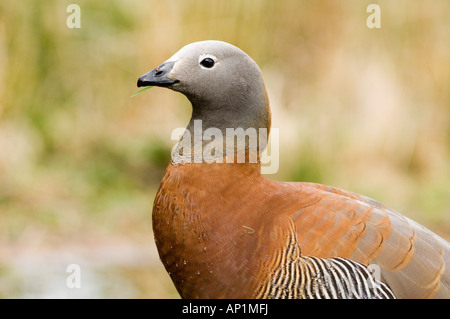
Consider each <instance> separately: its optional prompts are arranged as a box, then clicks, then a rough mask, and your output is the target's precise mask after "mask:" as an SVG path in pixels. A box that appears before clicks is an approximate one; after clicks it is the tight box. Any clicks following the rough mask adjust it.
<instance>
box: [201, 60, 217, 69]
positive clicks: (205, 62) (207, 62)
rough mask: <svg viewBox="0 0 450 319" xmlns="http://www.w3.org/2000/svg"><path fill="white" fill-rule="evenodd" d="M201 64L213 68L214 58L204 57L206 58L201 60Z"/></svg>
mask: <svg viewBox="0 0 450 319" xmlns="http://www.w3.org/2000/svg"><path fill="white" fill-rule="evenodd" d="M200 64H201V65H202V66H204V67H205V68H208V69H210V68H212V67H213V66H214V60H213V59H211V58H204V59H203V60H202V61H201V62H200Z"/></svg>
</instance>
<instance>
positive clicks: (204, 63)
mask: <svg viewBox="0 0 450 319" xmlns="http://www.w3.org/2000/svg"><path fill="white" fill-rule="evenodd" d="M141 86H160V87H166V88H169V89H171V90H173V91H177V92H180V93H182V94H184V95H185V96H186V97H187V98H188V99H189V101H190V102H191V104H192V117H191V120H190V122H189V124H188V126H187V130H186V132H185V134H186V133H189V136H197V135H196V134H195V127H196V124H195V123H196V122H199V121H198V120H201V130H202V133H203V132H205V130H208V129H210V128H214V129H216V130H219V131H220V132H221V134H222V136H226V135H227V133H226V131H227V129H237V128H239V129H242V130H245V132H244V133H241V135H242V136H241V137H243V138H242V139H241V140H244V139H245V138H246V136H245V134H247V132H248V129H252V130H254V129H256V130H260V129H265V130H266V132H267V134H268V131H269V130H270V108H269V101H268V98H267V93H266V89H265V85H264V81H263V78H262V75H261V70H260V69H259V67H258V65H257V64H256V63H255V62H254V61H253V60H252V59H251V58H250V57H249V56H248V55H247V54H246V53H245V52H244V51H242V50H241V49H239V48H237V47H235V46H233V45H231V44H229V43H226V42H222V41H212V40H209V41H201V42H195V43H191V44H188V45H186V46H185V47H183V48H182V49H181V50H179V51H178V52H177V53H175V54H174V55H173V56H172V57H171V58H169V59H168V60H167V61H165V62H164V63H162V64H161V65H159V66H158V67H156V68H155V69H153V70H151V71H150V72H148V73H146V74H144V75H143V76H141V77H140V78H139V80H138V87H141ZM202 136H203V135H202ZM247 137H248V136H247ZM237 138H238V140H239V137H237ZM233 139H234V137H233ZM257 139H258V142H257V143H256V144H257V146H255V147H252V146H248V145H247V144H245V150H246V151H248V150H258V152H255V153H258V154H260V152H262V151H263V150H264V148H265V146H266V142H267V135H266V136H265V137H262V138H260V137H257ZM197 142H199V143H201V144H202V145H206V144H210V142H209V141H205V140H203V139H202V140H200V141H198V140H197V141H193V140H187V138H186V137H185V135H184V137H183V138H182V140H181V141H180V145H179V148H184V147H185V146H186V145H187V144H191V145H192V146H193V145H194V143H197ZM224 142H225V141H224ZM233 143H234V142H233ZM256 144H255V145H256ZM191 145H189V146H191ZM210 145H211V144H210ZM227 147H228V145H225V144H224V145H223V147H222V148H221V149H226V148H227ZM232 148H234V154H236V153H237V152H239V150H236V146H234V144H233V146H232ZM182 153H183V152H182ZM183 154H184V155H185V156H186V155H187V156H193V155H192V154H191V153H190V152H186V151H184V153H183ZM217 154H219V153H217ZM220 154H222V153H220ZM229 154H230V152H228V151H227V155H229ZM173 155H174V154H172V159H173V158H174V157H173ZM258 158H259V157H258Z"/></svg>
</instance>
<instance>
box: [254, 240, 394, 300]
mask: <svg viewBox="0 0 450 319" xmlns="http://www.w3.org/2000/svg"><path fill="white" fill-rule="evenodd" d="M274 257H275V258H274V259H273V262H272V264H271V265H270V268H271V269H274V271H273V272H272V273H271V274H270V276H269V278H268V280H267V281H266V282H265V283H263V284H262V285H261V286H260V287H259V289H258V291H257V293H256V297H257V298H275V299H278V298H295V299H394V298H395V296H394V294H393V293H392V291H391V289H390V288H389V287H388V286H387V285H386V284H385V283H383V282H381V281H379V280H377V279H376V278H374V277H373V275H372V273H371V271H370V269H369V267H367V266H365V265H363V264H360V263H358V262H355V261H352V260H349V259H345V258H340V257H335V258H326V259H325V258H316V257H302V256H301V254H300V248H299V246H298V243H297V240H296V234H295V232H291V234H290V236H289V241H288V245H287V247H286V249H283V250H282V251H279V252H278V254H277V255H276V256H274Z"/></svg>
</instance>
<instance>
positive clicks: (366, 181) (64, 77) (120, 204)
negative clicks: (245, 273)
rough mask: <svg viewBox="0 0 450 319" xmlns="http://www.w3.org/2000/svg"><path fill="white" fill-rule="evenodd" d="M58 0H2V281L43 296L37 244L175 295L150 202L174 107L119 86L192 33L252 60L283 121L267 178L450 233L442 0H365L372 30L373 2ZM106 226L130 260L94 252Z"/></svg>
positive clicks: (154, 293)
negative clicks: (73, 21)
mask: <svg viewBox="0 0 450 319" xmlns="http://www.w3.org/2000/svg"><path fill="white" fill-rule="evenodd" d="M70 3H71V1H50V0H43V1H31V0H25V1H21V2H17V1H11V0H7V1H2V2H1V3H0V297H24V296H25V297H26V296H37V297H40V296H47V295H48V294H49V293H48V292H43V291H40V290H33V289H34V288H33V287H31V286H29V285H27V284H26V283H25V281H26V280H31V279H29V278H38V277H39V276H40V275H42V273H43V272H52V271H55V270H51V269H53V268H51V267H50V266H49V267H46V265H47V263H49V262H50V261H51V260H56V261H57V260H60V261H61V260H64V262H66V261H67V263H70V262H72V263H77V262H78V263H80V264H83V263H86V262H87V261H88V260H95V261H96V262H97V264H96V266H95V267H94V269H95V271H97V272H100V273H103V274H104V276H101V277H95V278H101V279H96V280H97V281H96V282H98V281H100V283H99V287H103V286H105V285H102V284H101V282H104V281H109V282H113V283H114V282H117V285H116V286H119V288H120V286H121V285H125V286H126V285H131V286H132V288H130V289H128V290H127V291H128V293H127V294H125V296H127V297H152V298H153V297H160V298H171V297H177V296H178V295H177V293H176V292H175V290H174V289H173V287H172V286H171V284H170V281H169V280H168V277H167V275H166V274H165V272H164V269H163V267H162V265H160V263H159V261H158V258H157V253H156V250H155V248H154V245H153V238H152V234H151V218H150V216H151V207H152V202H153V198H154V194H155V192H156V189H157V187H158V185H159V181H160V179H161V177H162V175H163V173H164V169H165V166H166V163H167V162H168V159H169V156H170V149H171V147H172V145H173V142H172V141H170V133H171V131H172V130H173V129H174V128H176V127H183V126H185V125H186V123H187V121H188V118H189V114H190V107H189V104H188V102H187V101H186V100H185V99H184V98H183V97H182V96H180V95H178V94H175V93H173V92H169V91H168V90H164V89H159V88H154V90H153V89H152V90H150V91H147V92H145V93H143V94H139V96H136V97H134V98H133V99H130V98H129V96H130V95H131V94H133V93H135V92H136V91H137V88H136V80H137V78H138V77H139V76H140V75H142V74H144V73H145V72H147V71H148V70H150V69H152V68H154V67H155V66H157V65H159V64H160V63H161V62H163V61H164V60H166V59H167V58H168V57H170V56H171V55H172V54H173V53H174V52H176V51H177V50H178V49H179V48H180V47H181V46H183V45H185V44H187V43H190V42H194V41H199V40H205V39H220V40H224V41H228V42H231V43H233V44H235V45H237V46H239V47H241V48H242V49H243V50H244V51H246V52H247V53H248V54H250V55H251V56H252V57H253V58H254V60H255V61H257V63H258V64H259V65H260V66H261V68H262V70H263V73H264V76H265V81H266V86H267V88H268V91H269V96H270V99H271V103H272V104H271V107H272V112H273V126H274V127H279V128H280V138H281V141H280V142H281V145H280V150H281V158H280V161H281V165H280V170H279V172H278V174H276V175H275V176H270V177H271V178H275V179H279V180H296V181H311V182H319V183H326V184H330V185H334V186H338V187H341V188H345V189H348V190H352V191H355V192H359V193H362V194H365V195H368V196H370V197H373V198H375V199H377V200H379V201H381V202H383V203H384V204H386V205H388V206H390V207H392V208H394V209H396V210H398V211H400V212H402V213H403V214H405V215H407V216H409V217H411V218H413V219H416V220H417V221H419V222H420V223H422V224H424V225H426V226H427V227H429V228H431V229H433V230H434V231H436V232H437V233H439V234H440V235H442V236H443V237H445V238H446V239H449V238H450V202H449V200H448V199H449V198H450V90H449V87H450V72H449V70H450V42H449V41H448V39H449V38H450V23H449V22H448V16H449V15H450V2H448V1H446V0H440V1H434V2H433V4H432V5H430V2H426V1H424V0H417V1H413V2H412V1H406V0H403V1H395V2H392V1H377V2H376V3H378V4H380V6H381V13H382V24H381V29H377V30H371V29H368V28H367V27H366V25H365V21H366V18H367V16H368V13H366V7H367V5H368V4H370V3H372V1H360V0H350V1H346V2H342V3H341V2H339V3H338V2H336V1H331V0H330V1H324V0H321V1H294V0H292V1H288V0H285V1H268V0H267V1H265V0H259V1H227V2H225V1H221V2H219V1H208V2H205V1H194V0H191V1H137V0H134V1H124V0H115V1H101V2H96V3H93V2H92V1H86V0H85V1H77V2H76V3H77V4H79V5H80V7H81V28H80V29H69V28H67V27H66V19H67V16H68V15H69V14H68V13H67V12H66V7H67V5H68V4H70ZM117 242H120V243H126V245H125V246H124V247H129V246H131V247H137V248H139V249H141V248H142V249H141V250H138V253H136V255H137V256H140V254H142V256H141V258H143V259H144V261H140V263H139V264H138V265H134V264H133V263H132V262H129V263H127V264H126V265H123V264H121V263H120V261H121V257H120V254H119V256H116V257H115V258H112V259H111V262H110V263H109V264H108V263H105V262H102V259H101V258H100V257H99V256H98V251H102V250H110V249H112V250H114V247H115V246H114V245H113V244H111V243H117ZM92 243H95V245H96V247H97V246H98V247H97V248H96V249H97V250H95V252H93V251H94V250H92ZM127 245H128V246H127ZM102 247H104V248H102ZM119 247H121V246H120V245H119ZM55 250H56V251H59V250H63V251H65V253H68V252H70V251H72V250H75V251H77V252H78V251H79V253H78V254H73V255H71V256H70V258H69V257H68V259H64V258H62V259H59V258H58V254H56V256H55V255H54V254H52V252H54V251H55ZM117 250H118V252H120V251H121V250H120V248H117ZM48 254H50V256H53V257H51V258H45V257H44V256H47V255H48ZM133 256H134V255H133ZM133 258H137V257H133ZM106 259H107V258H106ZM107 260H109V259H107ZM133 260H134V259H133ZM64 262H60V264H61V265H62V266H61V267H63V266H64V267H65V265H66V264H67V263H66V264H64ZM24 263H25V266H23V265H24ZM36 265H40V266H42V267H36ZM19 266H20V267H19ZM81 266H82V269H83V265H81ZM21 267H22V268H21ZM64 267H63V268H64ZM86 267H88V266H86ZM86 267H85V268H86ZM34 268H36V269H38V270H36V272H35V273H31V274H29V275H24V273H23V271H22V272H20V271H19V270H18V269H22V270H26V271H29V272H31V271H32V269H34ZM58 269H59V268H58ZM146 269H148V271H146ZM58 271H61V269H59V270H58ZM63 271H64V269H63ZM47 275H48V274H47ZM27 276H28V277H27ZM30 276H31V277H30ZM119 277H120V278H122V279H119ZM27 278H28V279H27ZM45 278H47V277H45ZM58 278H59V277H58ZM125 283H126V284H125ZM112 285H113V284H112ZM113 286H114V285H113ZM49 289H50V290H51V289H53V288H52V287H50V288H49ZM58 291H59V290H58ZM62 296H63V297H64V296H67V295H64V293H63V294H62ZM69 296H70V295H69ZM87 296H99V297H102V296H107V297H117V296H123V295H121V293H120V289H118V287H115V288H114V289H112V288H111V285H109V286H105V288H104V290H100V291H91V292H90V293H87Z"/></svg>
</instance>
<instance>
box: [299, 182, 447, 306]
mask: <svg viewBox="0 0 450 319" xmlns="http://www.w3.org/2000/svg"><path fill="white" fill-rule="evenodd" d="M301 185H302V192H303V193H305V190H306V193H310V194H314V195H312V196H314V197H317V199H316V200H315V201H312V202H313V204H311V205H309V206H306V207H304V208H302V209H300V210H298V211H296V212H295V213H294V214H293V216H292V219H293V220H294V223H295V225H296V227H297V233H298V241H299V243H300V246H301V250H302V255H303V256H315V257H321V258H328V257H336V256H339V257H345V258H349V259H352V260H355V261H357V262H360V263H363V264H366V265H369V264H377V265H378V266H380V268H381V275H382V277H383V279H384V280H385V281H386V282H387V283H388V285H389V286H390V287H391V289H392V290H393V291H394V293H395V294H396V296H397V298H402V297H403V298H431V297H434V298H450V270H449V268H450V245H449V243H448V242H447V241H446V240H444V239H442V238H441V237H439V236H438V235H436V234H434V233H433V232H431V231H430V230H428V229H426V228H425V227H423V226H421V225H419V224H417V223H416V222H414V221H412V220H410V219H408V218H406V217H404V216H402V215H400V214H399V213H397V212H395V211H393V210H392V209H389V208H387V207H385V206H383V205H382V204H380V203H378V202H376V201H374V200H372V199H370V198H367V197H364V196H361V195H358V194H354V193H351V192H346V191H343V190H340V189H337V188H333V187H329V186H324V185H318V184H309V183H301ZM446 265H447V268H446Z"/></svg>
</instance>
